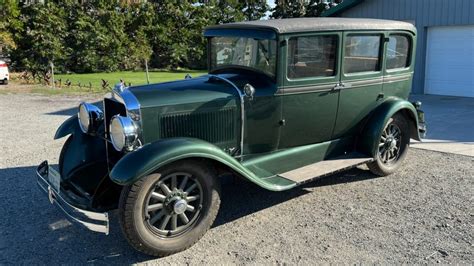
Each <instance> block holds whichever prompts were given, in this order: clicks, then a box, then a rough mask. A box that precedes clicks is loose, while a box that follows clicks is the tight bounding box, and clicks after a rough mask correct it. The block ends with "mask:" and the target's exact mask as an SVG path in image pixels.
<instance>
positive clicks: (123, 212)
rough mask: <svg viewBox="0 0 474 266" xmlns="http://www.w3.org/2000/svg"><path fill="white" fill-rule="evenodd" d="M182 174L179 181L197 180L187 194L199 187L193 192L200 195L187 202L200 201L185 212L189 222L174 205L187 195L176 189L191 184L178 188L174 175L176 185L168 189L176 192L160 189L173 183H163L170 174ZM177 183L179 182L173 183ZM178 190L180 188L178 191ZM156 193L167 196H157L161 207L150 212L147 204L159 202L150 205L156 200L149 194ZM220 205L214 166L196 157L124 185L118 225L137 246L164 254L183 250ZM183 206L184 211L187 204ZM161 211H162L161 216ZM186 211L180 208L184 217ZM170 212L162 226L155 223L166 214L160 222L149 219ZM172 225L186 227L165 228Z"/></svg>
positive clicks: (201, 232) (204, 228)
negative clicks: (181, 178)
mask: <svg viewBox="0 0 474 266" xmlns="http://www.w3.org/2000/svg"><path fill="white" fill-rule="evenodd" d="M185 174H187V175H188V176H189V178H187V177H186V180H187V181H186V182H184V181H182V182H184V183H187V182H190V181H192V182H194V183H192V184H191V187H192V186H193V185H194V184H198V185H197V186H196V187H197V188H195V189H194V190H191V191H190V192H189V195H192V193H195V191H196V190H199V191H200V194H199V193H198V194H196V196H198V195H201V196H199V197H196V196H195V198H198V199H197V200H196V199H194V202H195V203H192V202H188V203H187V204H188V205H186V206H190V205H191V204H198V203H197V201H199V205H195V206H194V207H193V208H194V211H192V212H190V213H189V212H188V214H187V215H188V216H189V217H192V219H189V220H188V224H184V223H185V222H184V221H183V220H181V215H182V214H177V212H175V209H176V203H177V202H178V201H182V200H186V201H187V199H188V198H189V197H186V196H183V197H180V196H177V195H178V194H179V193H184V192H183V191H185V190H186V189H185V188H186V187H188V189H190V186H189V185H185V186H184V188H183V189H181V185H182V183H180V182H179V181H176V179H175V181H174V185H175V186H174V187H175V189H173V190H172V191H169V192H172V193H175V194H170V195H171V196H168V195H166V193H164V190H163V192H161V190H160V189H161V185H162V184H165V185H166V184H168V187H171V188H172V187H173V185H169V183H166V182H167V180H169V178H170V176H171V179H172V180H173V178H174V177H176V178H178V177H180V175H183V176H186V175H185ZM183 180H184V178H183ZM171 182H173V181H171ZM177 183H180V185H176V184H177ZM178 186H179V188H178ZM180 190H181V192H179V191H180ZM155 193H156V194H160V193H162V194H163V195H166V199H160V201H158V199H156V200H157V202H162V204H161V205H162V206H163V207H162V208H161V209H159V210H156V212H154V213H153V211H151V212H149V211H148V208H151V207H152V206H154V205H159V203H158V204H157V202H155V203H154V204H152V205H149V204H150V201H151V200H155V199H154V198H153V197H152V194H155ZM156 194H155V195H156ZM163 195H161V196H163ZM172 195H174V196H172ZM179 195H181V194H179ZM186 195H187V194H186ZM175 198H176V199H175ZM201 199H202V200H201ZM173 200H174V201H173ZM167 202H168V203H167ZM219 205H220V186H219V182H218V180H217V176H216V174H215V172H214V170H213V169H212V168H211V167H209V166H207V165H206V164H205V163H204V162H202V161H199V160H184V161H179V162H176V163H173V164H170V165H168V166H166V167H163V168H162V169H160V170H159V171H158V172H156V173H154V174H151V175H149V176H146V177H144V178H142V179H140V180H138V181H137V182H135V183H134V184H132V185H130V186H126V187H124V188H123V190H122V194H121V197H120V202H119V219H120V225H121V228H122V232H123V234H124V236H125V238H126V239H127V240H128V242H129V243H130V245H131V246H133V247H134V248H135V249H136V250H138V251H140V252H142V253H145V254H148V255H151V256H157V257H164V256H168V255H171V254H174V253H177V252H180V251H183V250H185V249H187V248H189V247H191V246H192V245H194V244H195V243H196V242H197V241H198V240H199V239H200V238H201V237H202V236H203V235H204V234H205V233H206V232H207V230H209V228H210V227H211V225H212V223H213V222H214V220H215V218H216V216H217V213H218V210H219ZM173 206H174V209H173ZM145 208H147V210H145ZM185 209H186V212H187V211H188V210H187V207H186V208H185ZM160 212H163V213H165V214H163V215H162V216H160V215H159V214H160ZM186 212H184V211H183V213H184V214H185V215H184V216H185V217H186ZM150 213H152V214H150ZM170 215H171V216H172V218H171V220H172V222H171V223H172V224H171V225H168V224H166V225H165V228H158V227H159V226H156V224H161V225H162V224H163V223H164V222H163V221H164V220H166V219H165V218H163V219H162V220H158V221H161V222H160V223H158V222H157V221H156V220H155V222H152V220H154V218H155V217H157V216H160V217H163V216H166V217H168V216H170ZM174 216H177V217H174ZM178 217H179V218H180V219H179V223H181V225H180V227H176V226H177V223H178ZM187 218H188V217H187ZM183 219H184V218H183ZM169 220H170V218H168V220H167V221H166V223H168V221H169ZM161 225H160V226H161ZM173 226H174V230H175V231H178V229H179V228H182V227H186V226H187V227H186V228H185V229H179V230H182V231H181V232H177V233H172V232H173V229H171V230H167V228H169V227H171V228H173ZM166 232H167V233H166Z"/></svg>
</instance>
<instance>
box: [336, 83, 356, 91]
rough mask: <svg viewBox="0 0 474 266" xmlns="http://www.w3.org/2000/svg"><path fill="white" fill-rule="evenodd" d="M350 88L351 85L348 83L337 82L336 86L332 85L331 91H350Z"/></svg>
mask: <svg viewBox="0 0 474 266" xmlns="http://www.w3.org/2000/svg"><path fill="white" fill-rule="evenodd" d="M351 87H352V85H351V84H350V83H344V82H339V83H337V84H336V85H334V88H333V89H332V90H333V91H339V90H342V89H350V88H351Z"/></svg>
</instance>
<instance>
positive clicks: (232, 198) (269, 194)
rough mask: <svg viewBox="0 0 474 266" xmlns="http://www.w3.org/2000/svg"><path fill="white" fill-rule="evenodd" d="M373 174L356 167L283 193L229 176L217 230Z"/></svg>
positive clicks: (223, 190)
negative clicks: (321, 190)
mask: <svg viewBox="0 0 474 266" xmlns="http://www.w3.org/2000/svg"><path fill="white" fill-rule="evenodd" d="M376 177H377V176H375V175H373V174H372V173H371V172H370V171H367V170H362V169H359V168H353V169H351V170H348V171H344V172H340V173H337V174H333V175H329V176H326V177H322V178H319V179H315V180H314V181H311V182H308V183H306V184H303V185H302V186H299V187H296V188H294V189H290V190H287V191H282V192H273V191H269V190H266V189H263V188H261V187H259V186H257V185H255V184H253V183H251V182H250V181H247V180H244V179H241V178H232V177H225V179H224V180H222V190H221V205H220V209H219V213H218V215H217V217H216V221H215V222H214V224H213V226H212V227H213V228H214V227H219V226H221V225H224V224H226V223H229V222H232V221H234V220H237V219H239V218H242V217H245V216H247V215H250V214H253V213H256V212H259V211H261V210H264V209H267V208H270V207H272V206H275V205H278V204H280V203H283V202H285V201H288V200H291V199H295V198H298V197H300V196H303V195H305V194H307V193H312V192H313V191H314V190H315V189H316V191H314V192H316V193H317V188H318V187H324V186H331V185H337V184H343V183H351V182H360V181H364V180H369V179H373V178H376Z"/></svg>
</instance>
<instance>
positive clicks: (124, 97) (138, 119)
mask: <svg viewBox="0 0 474 266" xmlns="http://www.w3.org/2000/svg"><path fill="white" fill-rule="evenodd" d="M112 92H113V93H112V98H114V99H116V100H117V101H119V102H120V103H122V104H123V105H125V109H126V110H127V116H129V117H130V118H131V119H132V120H133V121H134V122H135V124H136V126H137V129H138V130H137V133H138V140H139V142H140V143H144V140H143V134H142V133H143V128H142V111H141V108H140V107H141V106H140V102H139V101H138V99H137V97H135V95H134V94H133V93H132V92H131V91H130V88H129V87H126V88H124V89H122V90H121V91H119V90H118V89H115V88H114V89H113V90H112Z"/></svg>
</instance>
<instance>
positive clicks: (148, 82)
mask: <svg viewBox="0 0 474 266" xmlns="http://www.w3.org/2000/svg"><path fill="white" fill-rule="evenodd" d="M145 71H146V82H147V84H150V76H149V74H148V60H147V59H145Z"/></svg>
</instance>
